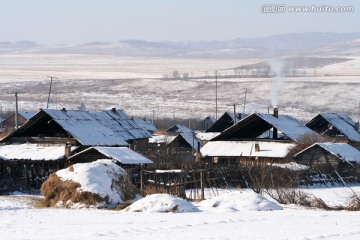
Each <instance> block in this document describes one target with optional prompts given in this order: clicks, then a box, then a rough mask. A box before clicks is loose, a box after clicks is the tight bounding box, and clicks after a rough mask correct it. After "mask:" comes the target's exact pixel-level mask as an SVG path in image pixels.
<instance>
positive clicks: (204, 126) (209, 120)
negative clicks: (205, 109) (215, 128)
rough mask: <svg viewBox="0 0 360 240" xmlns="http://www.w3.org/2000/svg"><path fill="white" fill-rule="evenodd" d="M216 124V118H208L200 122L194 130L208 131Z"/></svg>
mask: <svg viewBox="0 0 360 240" xmlns="http://www.w3.org/2000/svg"><path fill="white" fill-rule="evenodd" d="M215 122H216V118H215V117H213V116H207V117H206V118H204V119H203V120H201V122H199V123H198V124H197V125H196V126H195V128H194V130H197V131H202V132H204V131H207V130H208V129H209V128H210V127H211V126H212V125H213V124H214V123H215Z"/></svg>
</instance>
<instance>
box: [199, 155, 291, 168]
mask: <svg viewBox="0 0 360 240" xmlns="http://www.w3.org/2000/svg"><path fill="white" fill-rule="evenodd" d="M205 161H208V162H213V163H218V164H220V165H227V166H231V165H235V164H238V163H240V164H242V165H245V166H253V165H266V164H272V163H278V164H281V163H288V162H289V161H288V160H286V159H285V158H269V157H210V158H209V157H208V158H206V159H205Z"/></svg>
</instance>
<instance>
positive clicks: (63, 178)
mask: <svg viewBox="0 0 360 240" xmlns="http://www.w3.org/2000/svg"><path fill="white" fill-rule="evenodd" d="M41 192H42V194H43V195H44V196H45V200H44V205H45V206H46V207H54V206H55V207H80V206H96V207H110V208H112V207H115V206H116V205H117V204H121V203H123V202H124V201H126V200H129V199H133V198H134V196H135V186H133V185H132V184H131V182H130V181H129V180H128V178H127V176H126V172H125V171H124V169H122V168H121V167H119V166H118V165H116V164H115V163H114V162H112V161H111V160H98V161H95V162H91V163H78V164H74V165H72V166H70V167H68V168H66V169H62V170H59V171H57V172H56V173H53V174H51V175H50V177H49V178H48V179H47V180H46V181H45V182H44V183H43V185H42V186H41Z"/></svg>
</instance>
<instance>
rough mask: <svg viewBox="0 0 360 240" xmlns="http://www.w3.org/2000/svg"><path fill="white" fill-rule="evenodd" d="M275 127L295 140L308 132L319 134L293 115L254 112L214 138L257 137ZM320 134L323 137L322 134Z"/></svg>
mask: <svg viewBox="0 0 360 240" xmlns="http://www.w3.org/2000/svg"><path fill="white" fill-rule="evenodd" d="M273 127H274V128H276V129H277V130H279V131H280V132H281V133H282V134H284V135H286V136H287V137H288V138H290V139H292V140H293V141H299V140H300V139H301V137H302V136H304V135H306V134H314V135H318V134H317V133H316V132H314V131H312V130H311V129H310V128H308V127H306V126H305V125H304V124H302V123H301V122H299V121H298V120H296V119H295V118H294V117H292V116H289V115H279V116H278V117H275V116H273V115H271V114H264V113H253V114H251V115H249V116H247V117H246V118H244V119H242V120H241V121H240V122H238V123H237V124H235V125H233V126H231V127H229V128H228V129H226V130H224V131H223V132H222V133H221V134H220V135H219V136H217V137H215V138H214V140H225V139H227V138H229V137H230V138H232V137H234V138H257V137H258V136H260V135H261V134H263V133H264V132H265V131H268V130H269V129H271V128H273ZM318 136H319V138H321V137H320V135H318ZM234 140H235V139H234Z"/></svg>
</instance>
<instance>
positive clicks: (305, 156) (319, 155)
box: [296, 147, 340, 168]
mask: <svg viewBox="0 0 360 240" xmlns="http://www.w3.org/2000/svg"><path fill="white" fill-rule="evenodd" d="M296 162H297V163H299V164H302V165H306V166H320V165H324V164H328V163H329V164H330V165H331V166H333V167H335V168H338V166H339V163H340V159H339V158H337V157H335V156H334V155H332V154H330V153H328V152H327V151H325V150H324V149H322V148H320V147H313V148H311V149H308V150H307V151H305V152H303V153H301V154H299V155H298V156H297V157H296Z"/></svg>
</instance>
